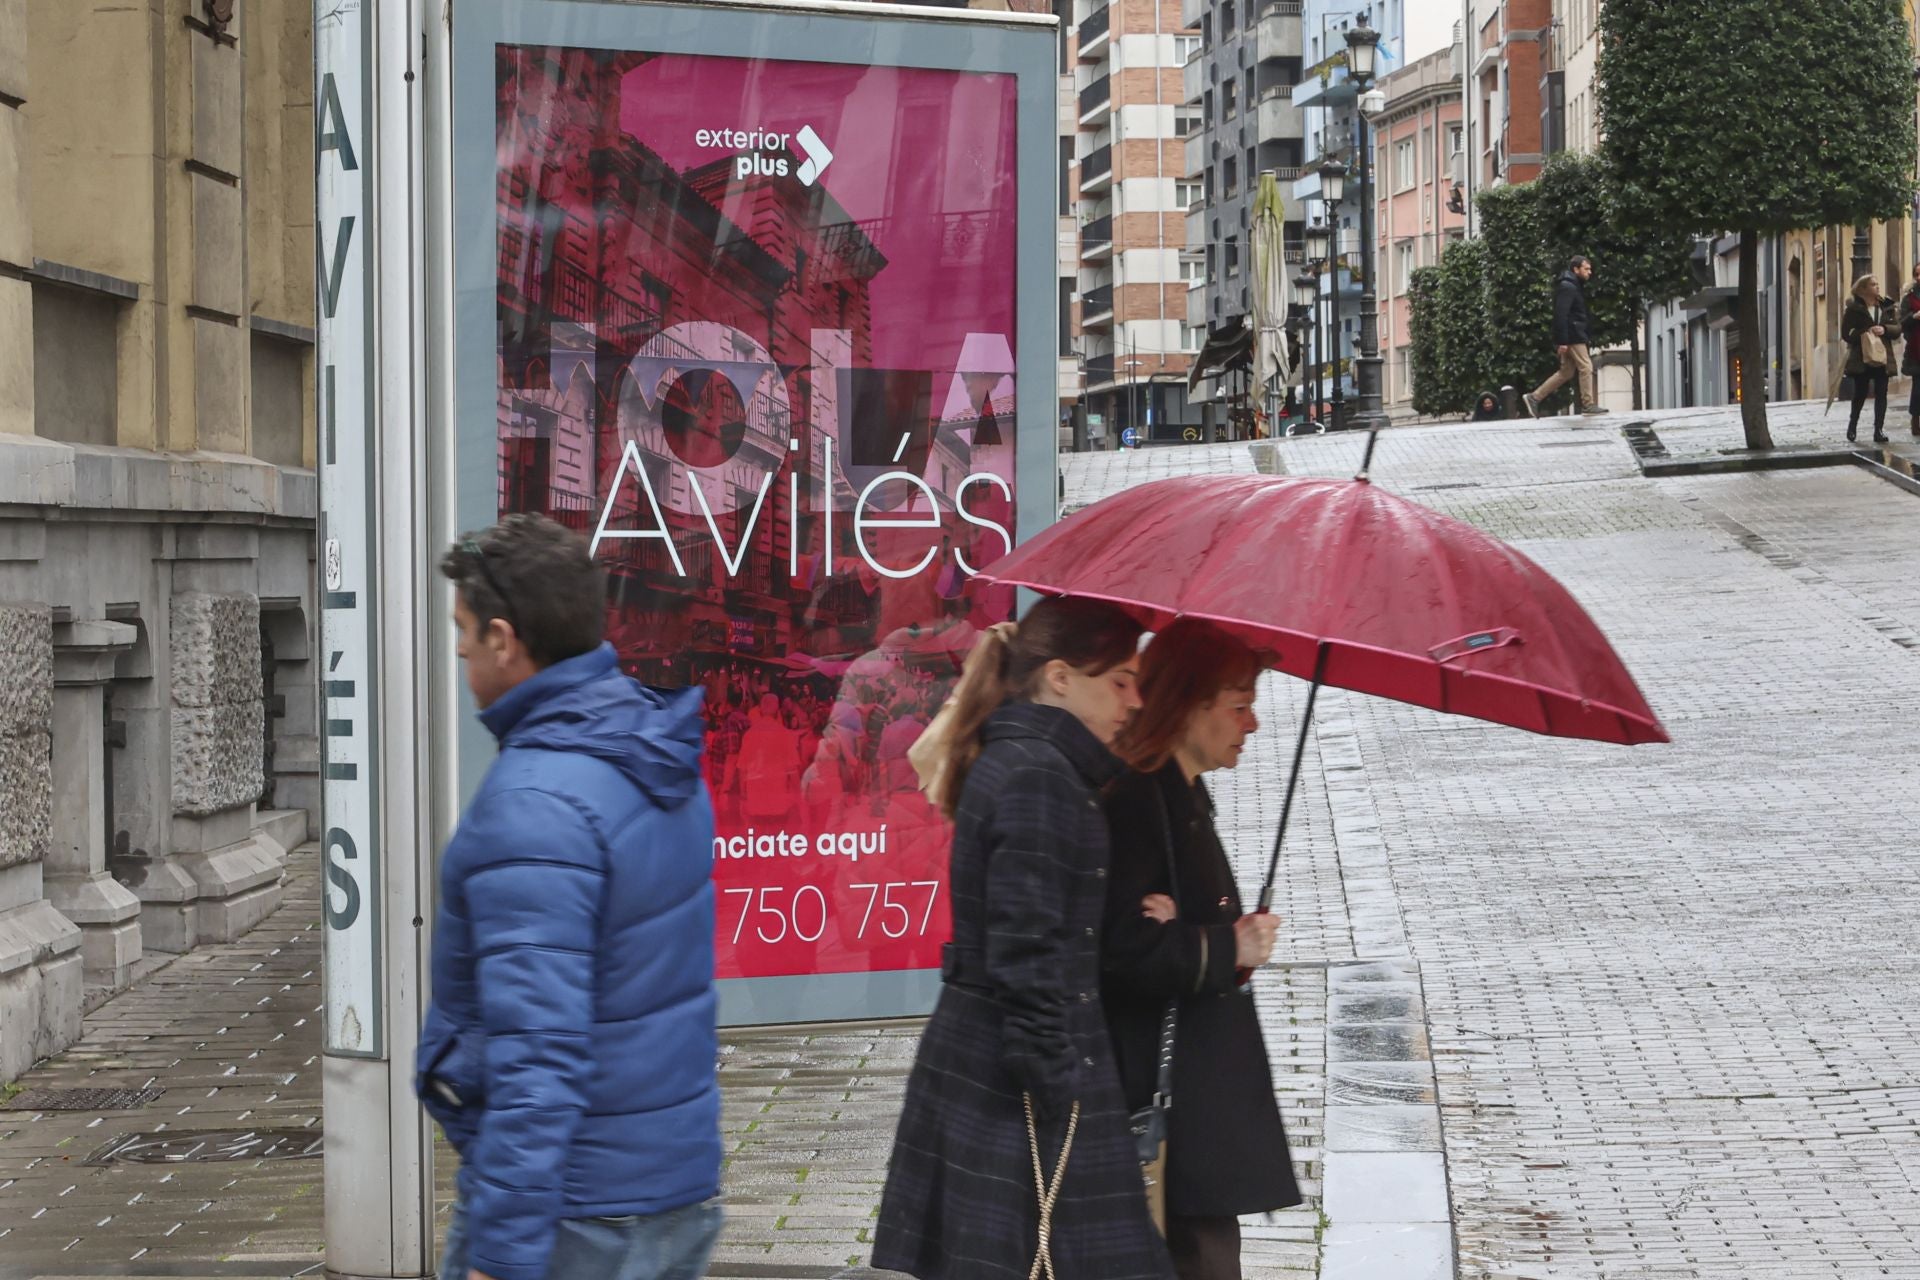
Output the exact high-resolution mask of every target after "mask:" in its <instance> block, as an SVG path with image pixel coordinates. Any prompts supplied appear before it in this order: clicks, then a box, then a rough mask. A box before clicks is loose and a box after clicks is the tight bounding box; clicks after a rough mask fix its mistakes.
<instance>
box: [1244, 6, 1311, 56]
mask: <svg viewBox="0 0 1920 1280" xmlns="http://www.w3.org/2000/svg"><path fill="white" fill-rule="evenodd" d="M1305 35H1306V31H1305V28H1304V27H1303V26H1302V25H1301V21H1300V6H1299V5H1298V4H1293V3H1288V2H1287V0H1280V2H1279V3H1276V4H1270V5H1268V6H1267V7H1266V9H1265V10H1263V11H1262V13H1261V15H1260V25H1259V27H1258V28H1257V29H1256V30H1255V32H1254V37H1253V51H1254V56H1255V57H1257V58H1258V59H1259V60H1260V61H1262V62H1266V61H1268V60H1269V59H1272V58H1298V57H1300V56H1302V54H1301V51H1302V50H1303V49H1304V48H1305V46H1306V41H1305Z"/></svg>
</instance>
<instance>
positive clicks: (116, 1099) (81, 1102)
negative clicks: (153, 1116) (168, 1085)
mask: <svg viewBox="0 0 1920 1280" xmlns="http://www.w3.org/2000/svg"><path fill="white" fill-rule="evenodd" d="M165 1092H166V1089H165V1088H163V1087H161V1086H158V1085H149V1086H148V1087H147V1088H145V1089H25V1090H22V1091H21V1092H19V1093H16V1094H15V1095H14V1096H13V1098H12V1100H11V1101H9V1102H8V1103H7V1106H6V1109H7V1110H8V1111H132V1110H134V1109H135V1108H136V1107H144V1106H146V1105H147V1104H148V1103H149V1102H152V1101H153V1100H154V1099H155V1098H157V1097H159V1096H160V1095H161V1094H163V1093H165Z"/></svg>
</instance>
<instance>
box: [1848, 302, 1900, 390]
mask: <svg viewBox="0 0 1920 1280" xmlns="http://www.w3.org/2000/svg"><path fill="white" fill-rule="evenodd" d="M1875 325H1881V326H1883V327H1884V328H1885V329H1886V333H1885V335H1884V336H1883V341H1885V342H1886V343H1887V345H1888V347H1889V349H1891V350H1894V351H1898V350H1899V349H1900V348H1899V347H1898V346H1897V345H1895V344H1896V343H1898V342H1899V341H1900V337H1899V334H1900V312H1899V309H1898V308H1897V307H1895V306H1894V305H1893V303H1891V302H1886V301H1882V302H1881V304H1880V305H1879V306H1877V307H1873V308H1869V307H1868V306H1867V304H1866V303H1864V302H1862V301H1861V300H1860V299H1858V298H1849V299H1847V309H1846V311H1845V312H1844V313H1843V314H1842V315H1841V317H1840V340H1841V341H1842V342H1844V343H1846V344H1847V376H1848V377H1850V378H1854V377H1858V376H1860V375H1861V374H1863V373H1866V372H1867V364H1866V361H1864V360H1862V359H1861V358H1860V339H1861V337H1862V336H1863V335H1864V334H1865V333H1866V332H1867V330H1869V329H1871V328H1873V326H1875ZM1874 368H1875V369H1876V370H1878V369H1884V368H1885V366H1884V365H1875V366H1874Z"/></svg>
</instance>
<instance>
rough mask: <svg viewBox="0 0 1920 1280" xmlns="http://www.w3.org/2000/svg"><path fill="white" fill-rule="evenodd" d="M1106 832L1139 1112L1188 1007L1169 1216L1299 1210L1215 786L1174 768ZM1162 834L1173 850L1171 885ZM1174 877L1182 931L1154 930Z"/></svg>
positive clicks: (1171, 1134)
mask: <svg viewBox="0 0 1920 1280" xmlns="http://www.w3.org/2000/svg"><path fill="white" fill-rule="evenodd" d="M1163 820H1164V825H1163ZM1107 824H1108V828H1109V830H1110V831H1111V832H1112V835H1113V879H1112V883H1111V885H1110V887H1109V888H1108V891H1107V924H1106V943H1105V950H1106V954H1105V958H1104V964H1103V968H1104V974H1103V977H1102V986H1103V990H1104V992H1105V998H1106V1005H1107V1020H1108V1024H1109V1025H1110V1026H1111V1028H1112V1030H1113V1043H1114V1053H1115V1055H1116V1056H1117V1057H1118V1058H1119V1060H1120V1080H1121V1087H1122V1089H1123V1090H1124V1091H1125V1093H1126V1097H1127V1105H1128V1107H1129V1108H1131V1109H1138V1108H1140V1107H1143V1106H1145V1105H1147V1103H1148V1102H1149V1101H1150V1100H1151V1098H1152V1097H1153V1091H1154V1083H1155V1077H1156V1076H1157V1074H1158V1066H1159V1045H1158V1042H1159V1038H1160V1019H1161V1015H1162V1013H1163V1012H1164V1011H1165V1009H1166V1002H1167V1000H1168V999H1169V998H1171V997H1173V996H1175V995H1177V996H1179V997H1180V1011H1179V1014H1178V1018H1177V1022H1176V1024H1175V1030H1174V1053H1173V1108H1172V1110H1171V1112H1170V1113H1169V1114H1168V1136H1167V1212H1168V1213H1170V1214H1178V1215H1181V1216H1185V1217H1225V1216H1227V1215H1237V1214H1245V1213H1264V1212H1266V1211H1268V1210H1272V1209H1284V1208H1286V1207H1288V1206H1290V1205H1296V1204H1299V1203H1300V1202H1301V1196H1300V1187H1299V1185H1298V1184H1297V1183H1296V1182H1295V1181H1294V1175H1293V1158H1292V1156H1291V1154H1290V1153H1289V1151H1288V1149H1287V1135H1286V1130H1285V1129H1284V1128H1283V1127H1282V1126H1281V1123H1280V1108H1279V1104H1278V1103H1277V1102H1276V1101H1275V1100H1274V1094H1273V1072H1272V1069H1271V1067H1270V1066H1269V1065H1268V1062H1267V1046H1266V1041H1265V1040H1264V1039H1263V1038H1262V1037H1261V1034H1260V1020H1259V1016H1258V1014H1257V1013H1256V1012H1255V1010H1254V1005H1253V998H1252V996H1250V995H1248V994H1245V993H1243V992H1242V991H1241V990H1240V989H1239V986H1238V984H1237V982H1236V981H1235V975H1234V930H1233V922H1234V921H1236V920H1238V919H1239V918H1240V916H1241V914H1242V912H1241V908H1240V892H1239V890H1238V888H1237V887H1236V886H1235V885H1234V880H1233V868H1232V866H1231V865H1230V864H1229V863H1228V862H1227V854H1226V850H1225V849H1223V848H1221V846H1220V837H1219V835H1218V834H1217V833H1216V832H1215V831H1214V827H1213V802H1212V799H1211V798H1210V797H1209V796H1208V794H1207V789H1206V786H1205V785H1204V784H1203V783H1200V782H1195V783H1194V784H1193V785H1191V786H1189V785H1188V784H1187V781H1186V776H1185V775H1184V774H1182V773H1181V771H1180V766H1179V765H1177V764H1173V763H1169V764H1168V765H1167V766H1166V768H1164V769H1162V770H1160V771H1159V772H1158V773H1155V774H1151V775H1148V774H1138V773H1136V774H1129V775H1128V776H1127V777H1125V778H1123V779H1122V780H1121V781H1119V782H1118V783H1115V784H1114V786H1113V787H1112V788H1110V789H1109V791H1108V795H1107ZM1163 832H1170V833H1171V836H1172V839H1173V843H1174V863H1173V871H1172V876H1170V874H1169V871H1168V866H1167V846H1166V837H1165V836H1164V835H1163V834H1162V833H1163ZM1175 877H1177V879H1178V888H1179V893H1178V895H1177V896H1176V897H1175V901H1176V902H1177V903H1178V905H1179V912H1180V914H1179V918H1178V919H1176V920H1173V921H1170V922H1168V923H1165V924H1161V923H1159V922H1156V921H1153V920H1149V919H1147V918H1146V917H1144V916H1143V915H1142V914H1141V912H1140V900H1141V899H1142V898H1144V897H1146V896H1147V895H1148V894H1151V893H1171V892H1172V890H1173V888H1174V885H1173V883H1172V879H1173V878H1175Z"/></svg>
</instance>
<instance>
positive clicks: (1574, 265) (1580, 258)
mask: <svg viewBox="0 0 1920 1280" xmlns="http://www.w3.org/2000/svg"><path fill="white" fill-rule="evenodd" d="M1592 261H1593V259H1592V258H1589V257H1588V256H1587V255H1586V254H1584V253H1576V254H1574V255H1573V261H1572V262H1569V263H1568V264H1567V270H1569V271H1578V270H1579V269H1580V268H1582V267H1584V266H1586V265H1587V264H1588V263H1589V262H1592Z"/></svg>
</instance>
